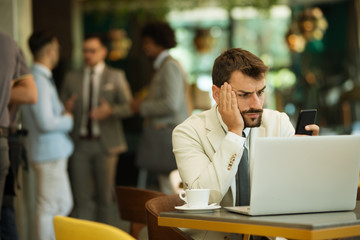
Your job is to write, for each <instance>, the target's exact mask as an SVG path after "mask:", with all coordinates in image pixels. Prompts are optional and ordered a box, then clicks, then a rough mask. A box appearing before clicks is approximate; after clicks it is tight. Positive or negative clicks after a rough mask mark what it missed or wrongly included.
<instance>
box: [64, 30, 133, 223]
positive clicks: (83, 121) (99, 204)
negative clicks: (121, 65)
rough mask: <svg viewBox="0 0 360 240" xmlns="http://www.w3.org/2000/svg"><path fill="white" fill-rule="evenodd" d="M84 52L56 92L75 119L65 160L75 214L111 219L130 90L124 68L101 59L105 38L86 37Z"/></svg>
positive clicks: (123, 146) (106, 221) (125, 147)
mask: <svg viewBox="0 0 360 240" xmlns="http://www.w3.org/2000/svg"><path fill="white" fill-rule="evenodd" d="M83 55H84V63H85V67H84V68H83V69H82V70H81V71H75V72H71V73H68V74H67V76H66V78H65V82H64V85H63V87H62V91H61V96H62V100H63V101H64V102H65V106H66V108H67V110H68V111H71V112H73V114H74V119H75V125H74V129H73V131H72V134H71V136H72V138H73V140H74V143H75V152H74V155H73V156H72V158H71V160H70V177H71V183H72V187H73V194H74V200H75V210H74V216H75V217H78V218H81V219H87V220H95V221H99V222H103V223H109V224H112V222H111V221H112V218H113V217H112V216H113V205H114V195H113V194H114V193H113V190H114V183H115V174H116V166H117V161H118V155H119V154H120V153H123V152H125V151H126V150H127V144H126V140H125V136H124V132H123V128H122V122H121V119H122V118H125V117H128V116H130V115H131V110H130V107H129V103H130V101H131V100H132V94H131V91H130V88H129V85H128V82H127V80H126V77H125V74H124V72H123V71H122V70H118V69H114V68H111V67H109V66H107V65H106V64H105V58H106V56H107V47H106V41H105V39H104V38H102V37H101V36H100V35H89V36H87V37H86V38H85V40H84V43H83Z"/></svg>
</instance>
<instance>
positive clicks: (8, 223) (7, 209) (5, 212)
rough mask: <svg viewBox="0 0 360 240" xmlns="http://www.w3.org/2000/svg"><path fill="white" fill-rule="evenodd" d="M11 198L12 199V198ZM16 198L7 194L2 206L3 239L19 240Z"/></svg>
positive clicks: (0, 233)
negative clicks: (15, 207) (15, 206)
mask: <svg viewBox="0 0 360 240" xmlns="http://www.w3.org/2000/svg"><path fill="white" fill-rule="evenodd" d="M10 198H11V199H10ZM13 199H14V198H13V197H11V196H9V197H8V196H5V198H4V204H3V206H2V208H1V221H0V239H1V240H18V239H19V237H18V233H17V228H16V217H15V209H14V200H13Z"/></svg>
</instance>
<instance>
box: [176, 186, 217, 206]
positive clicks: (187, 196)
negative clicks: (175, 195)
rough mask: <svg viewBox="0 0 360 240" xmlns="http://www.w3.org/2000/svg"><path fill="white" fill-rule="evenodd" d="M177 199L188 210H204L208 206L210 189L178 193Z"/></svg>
mask: <svg viewBox="0 0 360 240" xmlns="http://www.w3.org/2000/svg"><path fill="white" fill-rule="evenodd" d="M179 197H180V198H181V199H182V200H184V201H185V202H186V203H187V205H188V207H190V208H204V207H207V206H208V204H209V197H210V189H186V190H182V191H180V192H179Z"/></svg>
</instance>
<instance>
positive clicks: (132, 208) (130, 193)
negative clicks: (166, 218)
mask: <svg viewBox="0 0 360 240" xmlns="http://www.w3.org/2000/svg"><path fill="white" fill-rule="evenodd" d="M115 192H116V196H117V203H118V209H119V214H120V217H121V219H123V220H126V221H130V223H131V225H130V234H131V236H133V237H135V238H138V237H139V232H140V230H141V229H142V228H143V227H145V226H146V211H145V203H146V202H147V201H148V200H149V199H152V198H155V197H159V196H163V195H165V194H164V193H162V192H157V191H152V190H146V189H140V188H136V187H128V186H117V187H116V188H115Z"/></svg>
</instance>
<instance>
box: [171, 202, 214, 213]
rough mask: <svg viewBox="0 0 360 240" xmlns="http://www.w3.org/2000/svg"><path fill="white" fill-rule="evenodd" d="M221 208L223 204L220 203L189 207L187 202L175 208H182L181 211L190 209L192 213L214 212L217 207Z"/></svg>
mask: <svg viewBox="0 0 360 240" xmlns="http://www.w3.org/2000/svg"><path fill="white" fill-rule="evenodd" d="M219 208H221V206H219V205H208V206H206V207H188V205H187V204H185V205H182V206H175V209H177V210H181V211H189V212H192V213H195V212H199V213H200V212H212V211H213V210H215V209H219Z"/></svg>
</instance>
